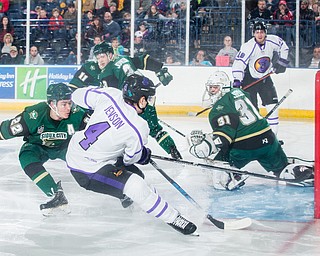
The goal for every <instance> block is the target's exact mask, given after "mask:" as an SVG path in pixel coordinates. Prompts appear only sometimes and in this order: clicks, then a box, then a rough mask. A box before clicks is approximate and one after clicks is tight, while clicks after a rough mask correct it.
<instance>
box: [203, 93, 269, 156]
mask: <svg viewBox="0 0 320 256" xmlns="http://www.w3.org/2000/svg"><path fill="white" fill-rule="evenodd" d="M209 122H210V125H211V127H212V130H213V134H214V135H217V136H219V137H220V138H223V141H225V142H227V144H228V145H230V144H232V147H233V148H237V149H248V150H251V149H257V148H260V147H261V143H262V141H263V140H261V137H260V136H265V134H264V133H266V132H268V131H270V130H271V128H270V126H269V124H268V122H267V120H266V119H265V118H263V117H262V116H261V115H260V114H259V112H258V111H257V109H256V108H255V107H254V106H253V104H252V103H251V101H250V99H249V94H248V93H246V92H244V91H243V90H241V89H238V88H234V89H232V90H231V91H230V92H228V93H226V94H225V95H224V96H223V97H222V98H221V99H220V100H218V101H217V102H216V103H215V104H214V106H213V108H212V109H211V111H210V113H209Z"/></svg>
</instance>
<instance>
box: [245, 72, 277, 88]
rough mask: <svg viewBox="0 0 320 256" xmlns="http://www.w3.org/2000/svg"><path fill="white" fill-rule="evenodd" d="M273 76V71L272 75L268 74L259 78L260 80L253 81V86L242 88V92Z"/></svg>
mask: <svg viewBox="0 0 320 256" xmlns="http://www.w3.org/2000/svg"><path fill="white" fill-rule="evenodd" d="M272 74H273V71H271V72H270V73H268V74H266V75H265V76H263V77H261V78H259V79H258V80H256V81H253V82H252V83H251V84H248V85H246V86H244V87H242V90H246V89H248V88H250V87H251V86H254V85H255V84H257V83H259V82H261V81H262V80H264V79H266V78H267V77H269V76H270V75H272Z"/></svg>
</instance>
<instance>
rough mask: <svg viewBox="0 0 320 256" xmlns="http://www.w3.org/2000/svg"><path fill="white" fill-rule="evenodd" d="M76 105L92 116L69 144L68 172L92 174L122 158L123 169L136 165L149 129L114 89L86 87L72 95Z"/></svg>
mask: <svg viewBox="0 0 320 256" xmlns="http://www.w3.org/2000/svg"><path fill="white" fill-rule="evenodd" d="M72 101H73V102H74V103H76V104H77V105H79V106H81V107H83V108H86V109H93V110H94V112H93V114H92V115H91V118H90V120H89V122H88V124H87V126H86V128H85V130H82V131H78V132H76V133H75V134H74V135H73V136H72V139H71V141H70V144H69V147H68V151H67V155H66V161H67V165H68V166H69V168H70V169H77V170H82V171H85V172H90V173H93V172H96V171H97V170H99V169H100V168H101V167H103V166H104V165H106V164H114V163H115V162H116V160H117V158H118V157H119V156H123V161H124V163H125V165H130V164H134V163H136V162H138V161H139V160H140V158H141V153H142V148H143V146H144V145H145V144H146V143H147V140H148V135H149V127H148V124H147V122H146V121H145V120H143V119H142V118H141V117H140V116H138V114H137V112H136V110H135V109H134V108H133V107H132V106H131V105H129V104H127V103H125V101H124V100H123V97H122V91H120V90H118V89H115V88H111V87H108V88H95V87H86V88H80V89H77V90H76V91H75V92H74V93H73V94H72Z"/></svg>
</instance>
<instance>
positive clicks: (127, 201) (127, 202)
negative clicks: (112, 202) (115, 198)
mask: <svg viewBox="0 0 320 256" xmlns="http://www.w3.org/2000/svg"><path fill="white" fill-rule="evenodd" d="M120 202H121V205H122V207H123V208H128V207H129V206H130V205H132V204H133V201H132V200H131V198H130V197H128V196H126V195H124V198H122V199H120Z"/></svg>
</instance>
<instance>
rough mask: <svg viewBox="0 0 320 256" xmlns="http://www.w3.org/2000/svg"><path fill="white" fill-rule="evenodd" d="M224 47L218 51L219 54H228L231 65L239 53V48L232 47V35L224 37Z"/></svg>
mask: <svg viewBox="0 0 320 256" xmlns="http://www.w3.org/2000/svg"><path fill="white" fill-rule="evenodd" d="M223 44H224V47H223V48H222V49H221V50H220V51H219V52H218V54H217V56H228V57H229V66H230V67H231V66H232V64H233V62H234V59H235V58H236V56H237V54H238V50H237V49H235V48H233V47H232V38H231V36H225V37H224V39H223Z"/></svg>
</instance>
